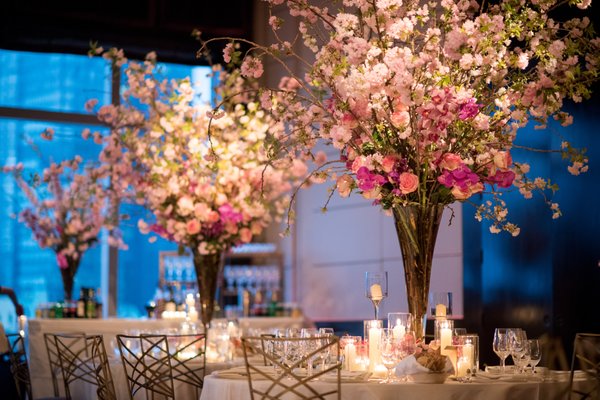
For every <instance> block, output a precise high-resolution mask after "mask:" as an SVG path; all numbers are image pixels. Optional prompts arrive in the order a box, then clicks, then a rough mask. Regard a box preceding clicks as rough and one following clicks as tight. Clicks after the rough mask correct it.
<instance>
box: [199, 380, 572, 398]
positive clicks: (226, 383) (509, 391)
mask: <svg viewBox="0 0 600 400" xmlns="http://www.w3.org/2000/svg"><path fill="white" fill-rule="evenodd" d="M579 383H580V384H581V382H579ZM268 384H269V381H266V380H263V381H260V380H259V381H253V385H254V386H256V387H258V388H260V389H262V388H264V387H266V385H268ZM313 385H314V386H315V388H319V387H322V388H323V389H325V388H330V389H331V388H333V387H334V384H333V383H325V382H318V383H315V384H313ZM568 385H569V382H568V378H567V380H564V379H562V380H561V381H558V382H557V381H551V382H541V381H517V380H516V379H515V380H511V381H506V380H502V381H500V380H489V379H488V380H484V379H482V378H479V379H478V380H477V381H475V382H470V383H459V382H456V381H453V380H450V379H448V380H446V382H445V383H443V384H417V383H412V382H406V383H398V384H381V383H379V382H377V381H366V382H351V383H345V382H342V386H341V387H342V395H341V398H342V399H343V400H412V399H414V400H423V399H426V400H463V399H464V400H479V399H480V400H508V399H510V400H513V399H514V400H547V399H550V400H552V399H557V400H558V399H559V398H564V394H565V393H566V390H567V389H568ZM317 390H318V389H317ZM296 398H297V397H295V396H294V397H292V396H287V395H286V396H284V397H282V400H293V399H296ZM200 399H201V400H250V399H251V397H250V392H249V388H248V381H247V380H246V379H231V378H221V377H217V376H215V375H212V376H207V377H206V378H205V380H204V388H203V389H202V395H201V396H200Z"/></svg>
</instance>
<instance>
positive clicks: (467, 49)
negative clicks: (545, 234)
mask: <svg viewBox="0 0 600 400" xmlns="http://www.w3.org/2000/svg"><path fill="white" fill-rule="evenodd" d="M267 2H268V3H269V5H270V6H271V7H272V8H273V7H283V6H282V3H284V1H283V0H267ZM564 3H565V2H564V1H560V2H558V1H555V0H544V1H538V2H520V1H516V0H502V1H500V2H492V3H489V2H481V4H480V3H479V2H477V1H475V0H472V1H468V0H457V1H450V0H440V1H431V2H418V1H411V0H409V1H397V0H343V1H336V2H333V3H332V4H329V7H320V6H317V5H314V4H311V3H310V2H309V1H308V0H287V1H285V5H287V8H288V9H289V13H290V15H291V16H292V17H297V18H298V19H299V21H300V22H299V33H298V35H297V36H296V37H295V38H293V39H290V40H285V38H284V33H281V32H283V31H282V29H281V28H282V26H283V25H284V23H287V22H288V21H286V20H284V18H283V17H282V15H283V13H281V12H272V14H271V17H270V19H269V23H270V25H271V27H272V29H273V32H274V35H275V38H277V41H276V42H275V43H274V44H272V45H269V46H264V45H259V44H257V43H253V42H250V41H247V40H242V39H234V38H227V40H229V41H230V42H229V43H228V44H227V45H226V46H225V48H224V50H223V54H224V60H225V61H226V62H228V63H233V64H235V63H239V64H240V67H241V72H242V74H243V75H244V76H252V77H255V78H256V77H259V76H261V75H262V73H263V69H264V68H263V64H262V59H263V58H265V57H274V58H275V59H276V60H278V61H280V64H281V65H282V66H283V68H284V69H285V70H286V71H287V74H288V76H286V77H284V78H283V79H282V80H281V83H280V85H279V87H278V88H276V89H271V90H266V89H263V90H262V91H261V103H262V105H263V107H264V108H265V109H268V110H270V112H271V113H272V115H274V117H275V118H276V119H277V120H280V121H284V122H286V123H287V124H288V126H289V129H290V132H289V135H286V136H285V137H282V138H280V139H281V140H280V144H281V145H282V146H283V147H285V148H287V149H289V151H290V152H292V153H294V154H296V155H297V156H298V157H301V158H302V159H303V160H313V161H315V162H316V168H315V170H314V171H313V172H312V173H311V175H310V179H312V180H318V181H324V180H327V179H329V180H331V181H334V182H335V185H334V187H333V188H332V193H333V191H337V192H338V193H339V194H340V195H341V196H342V197H347V196H349V195H350V193H351V192H352V191H357V192H359V193H360V194H361V195H362V196H363V197H365V198H367V199H370V200H372V201H373V202H374V203H375V204H378V205H380V206H381V207H382V208H383V209H385V210H389V209H391V208H393V207H396V206H406V205H421V206H423V205H425V204H441V205H446V204H451V203H453V202H455V201H457V200H458V201H466V200H468V199H469V198H471V197H472V196H473V195H474V194H477V193H482V192H484V191H486V192H489V193H491V194H492V196H491V199H492V200H490V201H486V202H484V203H483V204H482V205H481V206H478V209H477V212H476V218H478V219H479V220H482V219H483V218H486V219H489V220H491V226H490V230H491V231H492V232H493V233H497V232H500V231H501V230H506V231H508V232H510V233H511V234H512V235H518V233H519V228H518V227H517V226H516V225H515V224H513V223H511V222H510V221H509V220H508V218H507V214H508V209H507V207H506V204H505V202H504V201H503V199H502V197H501V196H502V193H503V192H505V191H507V190H518V191H519V192H520V193H521V194H522V195H523V196H524V197H525V198H530V197H532V192H533V191H538V192H540V193H541V194H542V195H543V197H544V200H545V201H546V203H547V204H548V205H549V207H550V209H551V211H552V215H553V217H554V218H556V217H558V216H560V214H561V212H560V209H559V206H558V204H556V203H554V202H552V200H551V195H552V193H554V192H555V191H556V190H557V189H558V187H557V186H556V185H555V184H554V183H553V182H550V180H548V179H545V178H542V177H536V178H533V177H530V166H529V164H528V163H527V160H516V159H515V160H513V157H512V153H511V152H512V150H513V149H515V148H522V146H520V145H519V141H518V139H517V132H518V131H519V128H522V127H524V126H526V125H528V124H529V123H530V122H531V123H535V124H536V128H539V129H544V128H546V124H547V121H548V119H549V118H553V119H555V120H557V121H559V122H560V124H562V125H564V126H566V125H569V124H570V123H571V122H572V117H571V116H570V115H569V114H567V113H566V112H565V111H563V105H564V101H565V100H572V101H574V102H579V101H582V100H583V99H586V98H588V97H589V96H590V92H589V87H590V85H591V83H592V82H593V81H595V80H597V79H598V62H599V55H600V51H599V50H600V40H599V39H598V38H596V37H594V34H593V29H592V26H591V24H590V21H589V19H588V18H587V17H582V18H573V19H570V20H568V21H565V22H559V21H556V20H554V19H553V18H551V17H550V16H549V13H551V12H552V11H553V10H554V9H555V8H557V7H559V6H561V5H563V4H564ZM590 3H591V1H590V0H572V1H569V4H571V5H575V6H577V7H578V8H580V9H585V8H587V7H588V6H589V5H590ZM280 35H281V36H280ZM221 40H222V38H221ZM210 42H212V40H209V41H207V43H210ZM239 42H245V44H246V45H248V46H249V47H250V49H249V50H247V51H246V52H245V53H242V52H241V50H240V46H239ZM307 53H308V56H307V55H306V54H307ZM313 58H314V61H313ZM288 59H291V60H293V61H294V62H295V63H299V64H301V65H303V66H304V67H305V69H306V71H305V74H304V75H303V74H302V73H295V71H292V70H291V69H290V67H288V65H290V64H289V63H286V60H288ZM320 142H325V143H327V144H329V145H332V146H334V147H335V148H336V149H338V150H339V154H340V157H339V159H335V160H331V161H329V162H326V160H325V159H323V155H322V154H316V153H315V151H314V150H315V148H317V146H318V143H320ZM544 151H548V152H559V153H561V154H562V156H563V158H566V159H567V160H568V161H569V162H570V164H569V167H568V169H569V171H570V172H571V173H572V174H574V175H577V174H579V173H581V172H585V171H586V170H587V161H588V160H587V158H586V156H585V152H584V151H580V150H578V149H575V148H574V147H572V145H571V144H570V143H569V142H568V141H567V140H563V141H562V146H561V148H559V149H550V150H544Z"/></svg>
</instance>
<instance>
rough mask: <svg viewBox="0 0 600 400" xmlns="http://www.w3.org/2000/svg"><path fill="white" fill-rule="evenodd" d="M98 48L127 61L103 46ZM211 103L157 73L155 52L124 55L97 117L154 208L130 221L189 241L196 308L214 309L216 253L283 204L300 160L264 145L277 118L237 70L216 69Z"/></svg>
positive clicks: (141, 197) (248, 234)
mask: <svg viewBox="0 0 600 400" xmlns="http://www.w3.org/2000/svg"><path fill="white" fill-rule="evenodd" d="M105 57H108V58H113V59H114V60H116V62H118V63H125V62H126V60H125V59H124V58H123V56H122V55H121V54H120V53H119V52H117V51H115V50H111V51H109V52H107V53H105ZM215 73H216V75H217V78H218V83H217V87H216V94H217V102H218V101H221V103H220V104H218V106H217V107H214V108H213V107H212V106H210V105H207V104H196V102H195V101H194V99H195V95H196V93H194V90H193V88H192V86H191V83H190V81H189V80H188V79H183V80H172V81H167V80H164V81H161V80H159V78H158V76H159V72H158V67H157V66H156V61H155V55H154V54H149V55H148V57H147V59H146V60H145V61H144V62H142V63H138V62H134V61H131V62H129V63H128V64H127V67H126V69H125V75H126V77H127V81H126V90H125V92H124V94H123V101H122V104H121V105H120V106H118V107H115V106H104V107H102V108H100V109H99V110H98V111H97V114H98V117H99V118H100V119H101V120H102V121H103V122H105V123H107V124H109V125H110V126H111V127H112V132H113V134H112V135H113V136H112V137H113V138H114V139H115V140H118V141H120V142H121V143H122V144H123V145H124V147H125V148H126V149H127V152H128V153H129V155H128V157H129V159H130V161H131V162H132V163H133V166H134V169H135V170H136V171H137V174H138V177H137V180H136V181H134V182H133V187H134V190H135V193H136V194H135V196H136V198H137V200H138V203H139V204H142V205H144V206H146V207H147V209H148V210H149V211H150V212H151V214H152V216H151V217H150V218H148V219H142V220H140V221H139V223H138V225H139V228H140V229H141V231H142V232H144V233H154V234H156V235H158V236H160V237H162V238H165V239H167V240H170V241H173V242H175V243H177V244H178V245H179V246H180V247H182V248H187V249H189V251H190V252H191V253H192V255H193V259H194V265H195V268H196V273H197V278H198V284H199V289H200V302H201V310H200V311H201V318H202V322H203V323H204V324H205V325H206V324H208V323H209V322H210V320H211V319H212V314H213V309H214V301H215V291H216V287H217V276H218V272H219V268H220V266H221V261H222V259H223V255H224V253H225V252H226V251H227V250H228V249H229V248H230V247H231V246H233V245H236V244H241V243H248V242H250V241H251V240H252V238H253V237H255V236H256V235H259V234H260V233H261V232H262V231H263V230H264V229H265V228H266V227H267V226H268V225H269V224H270V223H271V222H272V221H273V218H274V216H280V215H281V214H283V212H284V211H285V209H286V196H285V194H286V192H287V191H289V189H290V188H291V183H290V182H292V181H293V179H295V177H296V176H302V175H303V174H304V173H305V172H306V166H305V165H304V163H303V162H301V161H298V160H293V159H291V158H288V159H284V158H279V157H278V161H277V162H271V161H270V157H269V155H272V153H273V152H276V151H277V149H275V148H270V147H268V146H267V144H266V142H267V138H269V137H273V136H278V135H282V134H283V125H282V124H280V123H275V121H274V120H273V119H272V118H271V117H270V116H269V115H268V114H267V113H265V112H264V111H263V110H262V109H261V107H260V105H259V103H258V102H256V101H254V100H253V99H252V98H251V97H250V96H249V94H252V93H255V90H253V89H252V88H249V87H247V85H248V83H247V81H246V79H244V78H242V77H241V76H240V75H239V74H235V73H233V74H229V73H226V72H225V71H218V70H216V71H215Z"/></svg>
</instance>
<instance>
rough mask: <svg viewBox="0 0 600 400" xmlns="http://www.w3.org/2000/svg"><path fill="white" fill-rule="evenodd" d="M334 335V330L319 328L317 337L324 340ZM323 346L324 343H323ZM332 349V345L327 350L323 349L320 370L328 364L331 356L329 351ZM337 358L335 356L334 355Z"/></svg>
mask: <svg viewBox="0 0 600 400" xmlns="http://www.w3.org/2000/svg"><path fill="white" fill-rule="evenodd" d="M333 334H334V330H333V328H319V335H320V336H323V337H325V338H329V337H331V336H333ZM324 344H325V343H324ZM332 348H333V345H331V346H328V347H327V349H325V350H324V351H323V360H322V361H323V362H322V365H321V368H322V370H324V369H325V365H326V364H327V363H328V362H329V357H330V356H331V349H332ZM335 355H336V356H337V354H335Z"/></svg>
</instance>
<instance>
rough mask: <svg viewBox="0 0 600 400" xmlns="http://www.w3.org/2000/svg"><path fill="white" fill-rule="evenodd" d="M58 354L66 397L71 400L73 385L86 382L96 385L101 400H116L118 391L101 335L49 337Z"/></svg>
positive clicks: (52, 335) (54, 335) (49, 335)
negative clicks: (77, 382) (116, 390)
mask: <svg viewBox="0 0 600 400" xmlns="http://www.w3.org/2000/svg"><path fill="white" fill-rule="evenodd" d="M48 338H49V339H50V340H53V341H54V348H55V350H56V352H57V353H58V367H59V368H60V371H61V375H62V377H63V384H64V388H65V396H66V398H67V399H72V398H73V396H72V395H71V384H72V383H74V382H76V381H83V382H87V383H89V384H92V385H94V386H96V388H97V389H96V394H97V396H98V399H99V400H116V397H117V396H116V392H115V388H114V384H113V379H112V374H111V372H110V366H109V363H108V356H107V354H106V348H105V347H104V340H103V338H102V335H86V334H67V333H65V334H58V333H54V334H48Z"/></svg>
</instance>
